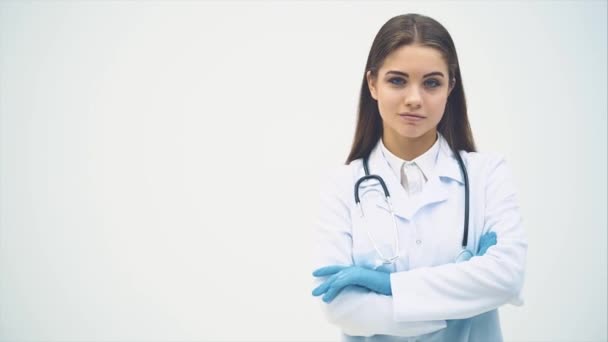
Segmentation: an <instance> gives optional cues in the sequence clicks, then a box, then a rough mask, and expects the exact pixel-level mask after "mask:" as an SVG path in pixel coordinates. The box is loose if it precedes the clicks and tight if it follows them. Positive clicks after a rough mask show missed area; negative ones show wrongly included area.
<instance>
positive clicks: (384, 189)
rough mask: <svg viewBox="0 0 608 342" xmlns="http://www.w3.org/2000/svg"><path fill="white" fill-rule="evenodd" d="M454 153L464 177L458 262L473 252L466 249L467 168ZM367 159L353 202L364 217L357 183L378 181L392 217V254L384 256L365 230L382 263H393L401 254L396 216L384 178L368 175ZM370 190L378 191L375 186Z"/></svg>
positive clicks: (457, 154)
mask: <svg viewBox="0 0 608 342" xmlns="http://www.w3.org/2000/svg"><path fill="white" fill-rule="evenodd" d="M454 155H455V156H456V160H457V161H458V165H460V170H461V171H462V175H463V177H464V236H463V237H462V250H461V251H460V253H459V254H458V256H457V257H456V262H460V261H464V260H468V259H470V258H471V257H473V253H472V252H471V251H469V250H468V249H467V241H468V237H469V176H468V175H467V168H466V167H465V166H464V162H463V161H462V157H461V156H460V154H459V153H454ZM367 159H368V157H364V158H363V169H364V170H365V176H363V177H361V178H359V180H357V182H356V183H355V203H356V204H357V206H358V207H359V211H360V214H361V218H364V217H365V214H364V213H363V207H362V206H361V201H360V199H359V185H361V183H362V182H365V181H367V180H371V179H375V180H377V181H378V183H380V186H381V187H382V192H383V193H384V198H385V199H386V203H387V204H388V210H389V212H390V214H391V216H392V217H393V228H394V230H395V235H394V237H395V239H394V241H393V249H394V251H395V253H394V255H393V256H391V257H386V256H385V255H384V254H383V253H382V252H381V251H380V249H379V248H378V245H377V244H376V240H374V238H373V237H372V235H371V232H370V229H369V227H368V228H367V229H366V231H367V236H368V237H369V239H370V241H371V242H372V244H373V246H374V249H375V250H376V253H378V256H379V257H380V259H381V260H382V263H383V264H394V263H395V262H397V259H399V257H400V256H401V250H400V248H399V230H398V228H397V218H396V217H395V212H394V211H393V206H392V203H391V196H390V194H389V192H388V188H387V187H386V184H385V183H384V180H383V179H382V177H380V176H378V175H370V173H369V165H368V160H367ZM371 190H372V191H374V190H375V191H379V190H378V189H377V188H376V189H371Z"/></svg>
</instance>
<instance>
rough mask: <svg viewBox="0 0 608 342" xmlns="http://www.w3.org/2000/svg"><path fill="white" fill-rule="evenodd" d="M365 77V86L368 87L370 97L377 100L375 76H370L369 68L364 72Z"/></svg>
mask: <svg viewBox="0 0 608 342" xmlns="http://www.w3.org/2000/svg"><path fill="white" fill-rule="evenodd" d="M365 78H366V79H367V86H368V88H369V92H370V93H371V94H372V98H373V99H374V100H376V101H378V89H376V78H375V77H373V76H372V72H371V70H368V71H367V72H366V73H365Z"/></svg>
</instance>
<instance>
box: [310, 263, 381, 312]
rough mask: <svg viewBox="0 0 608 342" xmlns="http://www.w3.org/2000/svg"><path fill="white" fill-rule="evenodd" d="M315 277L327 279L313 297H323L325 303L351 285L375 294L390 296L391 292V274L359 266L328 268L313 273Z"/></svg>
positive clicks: (313, 293)
mask: <svg viewBox="0 0 608 342" xmlns="http://www.w3.org/2000/svg"><path fill="white" fill-rule="evenodd" d="M312 275H313V276H315V277H327V276H330V277H329V278H328V279H327V280H325V281H324V282H323V283H322V284H321V285H319V286H318V287H317V288H316V289H314V290H313V291H312V295H313V296H320V295H322V294H325V295H324V296H323V301H324V302H325V303H329V302H331V301H332V300H333V299H334V298H336V296H337V295H338V294H339V293H340V291H342V289H344V288H345V287H347V286H349V285H355V286H362V287H365V288H368V289H370V290H372V291H374V292H377V293H380V294H383V295H387V296H390V295H392V294H393V292H392V290H391V278H390V273H385V272H380V271H374V270H368V269H366V268H362V267H359V266H339V265H333V266H326V267H321V268H319V269H317V270H315V271H314V272H313V273H312Z"/></svg>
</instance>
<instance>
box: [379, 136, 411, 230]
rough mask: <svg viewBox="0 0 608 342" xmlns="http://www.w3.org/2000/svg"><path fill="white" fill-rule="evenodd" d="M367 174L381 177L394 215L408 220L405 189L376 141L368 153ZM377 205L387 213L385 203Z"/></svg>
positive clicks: (407, 200) (408, 205)
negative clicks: (389, 197)
mask: <svg viewBox="0 0 608 342" xmlns="http://www.w3.org/2000/svg"><path fill="white" fill-rule="evenodd" d="M369 172H370V174H372V175H374V174H375V175H378V176H380V177H382V179H383V180H384V183H385V184H386V187H387V188H388V192H389V194H390V196H391V205H392V207H393V211H394V212H395V214H396V215H397V216H400V217H403V218H406V219H409V218H410V217H411V216H410V215H409V211H408V210H407V208H408V207H410V206H411V204H410V203H409V198H408V196H407V194H406V193H405V189H404V188H403V186H402V185H401V181H400V179H398V178H397V176H396V175H395V173H394V172H393V170H392V169H391V167H390V165H389V164H388V162H387V161H386V159H385V158H384V155H383V154H382V149H381V148H380V141H378V143H377V144H376V146H375V147H374V149H373V150H372V152H371V153H370V157H369ZM377 205H378V206H379V207H381V208H383V209H384V210H387V211H388V206H387V205H386V202H378V203H377Z"/></svg>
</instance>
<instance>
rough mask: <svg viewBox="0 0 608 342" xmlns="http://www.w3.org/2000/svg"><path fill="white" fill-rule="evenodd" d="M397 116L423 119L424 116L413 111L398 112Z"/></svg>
mask: <svg viewBox="0 0 608 342" xmlns="http://www.w3.org/2000/svg"><path fill="white" fill-rule="evenodd" d="M399 116H400V117H402V118H412V119H424V118H425V117H424V116H422V115H419V114H414V113H399Z"/></svg>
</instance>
